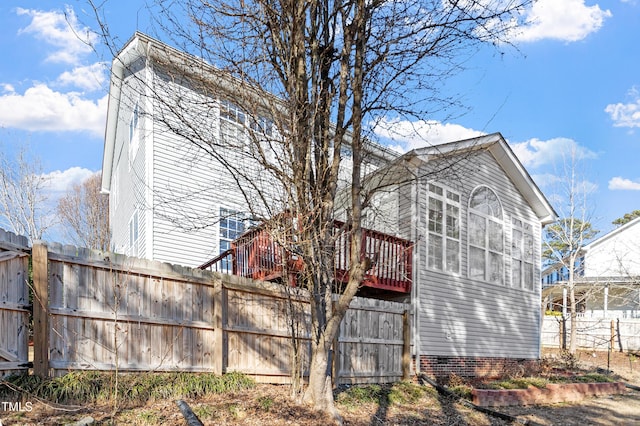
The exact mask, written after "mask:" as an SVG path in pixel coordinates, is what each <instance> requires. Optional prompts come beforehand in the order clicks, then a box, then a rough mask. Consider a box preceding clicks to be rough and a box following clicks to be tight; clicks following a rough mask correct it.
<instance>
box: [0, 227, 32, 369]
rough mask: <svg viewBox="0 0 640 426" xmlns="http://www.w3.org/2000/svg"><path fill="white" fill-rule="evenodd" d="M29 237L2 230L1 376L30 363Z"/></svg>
mask: <svg viewBox="0 0 640 426" xmlns="http://www.w3.org/2000/svg"><path fill="white" fill-rule="evenodd" d="M28 250H29V249H28V247H27V239H26V238H25V237H21V236H18V235H15V234H13V233H11V232H7V231H4V230H1V229H0V377H2V376H5V375H10V374H16V373H20V372H23V371H25V370H26V369H27V368H28V362H29V359H28V358H29V350H28V339H29V310H28V305H29V291H28V283H27V280H28V265H29V257H28Z"/></svg>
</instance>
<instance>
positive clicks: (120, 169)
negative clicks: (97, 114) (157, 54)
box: [109, 62, 151, 257]
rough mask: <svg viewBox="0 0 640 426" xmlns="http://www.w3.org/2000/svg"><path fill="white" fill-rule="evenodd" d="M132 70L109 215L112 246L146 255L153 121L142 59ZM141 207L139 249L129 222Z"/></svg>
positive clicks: (118, 134)
mask: <svg viewBox="0 0 640 426" xmlns="http://www.w3.org/2000/svg"><path fill="white" fill-rule="evenodd" d="M131 69H132V73H130V74H129V75H126V76H125V79H124V81H123V83H122V84H123V90H122V93H123V95H122V96H121V97H120V99H119V102H120V105H119V117H118V127H117V132H116V143H115V150H114V161H113V171H112V177H111V180H112V181H111V188H112V190H111V192H110V195H109V207H110V208H109V214H110V223H111V229H112V249H113V250H114V251H117V252H119V253H123V254H127V255H130V256H137V257H146V256H147V247H146V238H145V237H146V233H147V230H146V226H145V224H146V222H147V220H146V216H145V214H144V213H145V209H144V206H145V197H146V194H145V180H146V179H147V176H146V173H147V171H146V164H147V155H146V153H147V148H148V147H147V141H148V139H149V134H150V131H151V129H150V125H151V122H150V121H149V120H148V117H147V115H146V114H145V112H144V111H145V109H146V104H145V103H144V99H143V98H142V97H141V94H142V93H144V87H145V85H146V80H145V79H146V72H145V68H144V67H143V63H142V62H138V63H136V64H134V66H133V67H132V68H131ZM136 103H138V108H139V116H138V117H139V119H138V125H137V128H136V130H135V136H134V138H136V139H137V140H136V142H137V149H135V150H134V149H131V148H133V147H132V146H131V142H132V141H131V140H130V137H129V136H130V133H129V132H130V130H129V125H130V121H131V119H132V116H133V111H134V108H135V105H136ZM136 209H138V244H137V249H134V248H133V247H130V244H129V243H130V241H129V240H130V235H129V222H130V221H131V219H132V217H133V214H134V212H135V210H136Z"/></svg>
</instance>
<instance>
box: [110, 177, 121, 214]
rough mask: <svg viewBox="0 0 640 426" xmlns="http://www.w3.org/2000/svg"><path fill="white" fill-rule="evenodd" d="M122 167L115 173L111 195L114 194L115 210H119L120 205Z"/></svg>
mask: <svg viewBox="0 0 640 426" xmlns="http://www.w3.org/2000/svg"><path fill="white" fill-rule="evenodd" d="M119 176H120V167H116V169H115V170H114V173H113V181H112V182H111V193H112V194H113V210H114V212H115V209H117V208H118V205H119V204H120V177H119Z"/></svg>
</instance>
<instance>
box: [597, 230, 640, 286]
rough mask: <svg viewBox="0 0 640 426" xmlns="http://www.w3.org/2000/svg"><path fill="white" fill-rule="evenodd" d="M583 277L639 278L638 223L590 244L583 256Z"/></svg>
mask: <svg viewBox="0 0 640 426" xmlns="http://www.w3.org/2000/svg"><path fill="white" fill-rule="evenodd" d="M585 276H586V277H622V278H626V277H633V276H640V221H638V220H635V221H634V222H633V223H629V224H627V226H625V227H624V229H622V228H620V229H619V230H615V231H613V232H612V233H611V235H608V236H604V237H602V238H601V239H600V240H597V241H595V242H594V243H592V244H591V247H590V248H589V250H588V251H587V253H586V255H585Z"/></svg>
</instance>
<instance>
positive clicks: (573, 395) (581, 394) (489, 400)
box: [472, 382, 626, 407]
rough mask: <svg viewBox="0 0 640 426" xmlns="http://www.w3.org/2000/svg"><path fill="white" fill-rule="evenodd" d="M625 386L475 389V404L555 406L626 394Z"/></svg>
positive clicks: (608, 384)
mask: <svg viewBox="0 0 640 426" xmlns="http://www.w3.org/2000/svg"><path fill="white" fill-rule="evenodd" d="M625 392H626V388H625V384H624V383H622V382H615V383H550V384H548V385H547V386H546V387H545V388H543V389H540V388H537V387H535V386H529V388H528V389H474V390H473V392H472V394H473V403H474V404H476V405H478V406H480V407H505V406H508V405H536V404H554V403H558V402H575V401H580V400H582V399H583V398H586V397H591V396H600V395H614V394H621V393H625Z"/></svg>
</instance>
